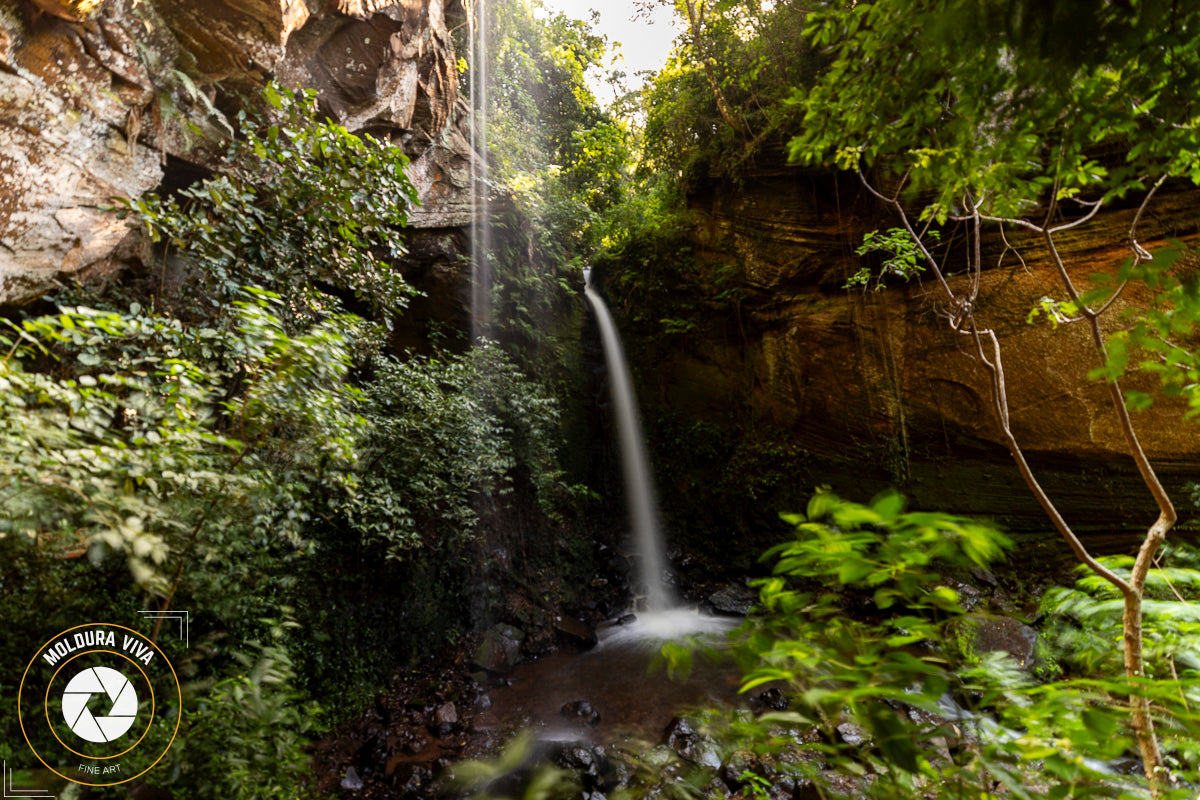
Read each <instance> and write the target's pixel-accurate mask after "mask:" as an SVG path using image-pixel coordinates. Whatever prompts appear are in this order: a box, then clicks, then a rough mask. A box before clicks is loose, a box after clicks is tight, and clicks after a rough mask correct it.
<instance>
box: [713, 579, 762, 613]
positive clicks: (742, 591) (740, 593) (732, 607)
mask: <svg viewBox="0 0 1200 800" xmlns="http://www.w3.org/2000/svg"><path fill="white" fill-rule="evenodd" d="M757 602H758V591H757V590H756V589H751V588H750V587H749V586H737V585H733V586H726V587H725V588H724V589H721V590H719V591H716V592H713V593H712V594H710V595H709V596H708V604H709V605H711V606H712V607H713V610H714V611H716V612H717V613H718V614H726V615H729V616H732V617H744V616H746V615H747V614H749V613H750V609H751V608H753V607H754V604H755V603H757Z"/></svg>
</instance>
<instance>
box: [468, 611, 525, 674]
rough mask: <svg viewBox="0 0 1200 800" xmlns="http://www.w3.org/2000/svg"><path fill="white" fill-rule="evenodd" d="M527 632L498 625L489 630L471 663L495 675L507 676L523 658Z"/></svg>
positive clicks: (509, 626) (510, 626)
mask: <svg viewBox="0 0 1200 800" xmlns="http://www.w3.org/2000/svg"><path fill="white" fill-rule="evenodd" d="M524 640H525V632H524V631H522V630H521V629H520V628H515V627H513V626H512V625H504V624H498V625H493V626H492V627H490V628H488V629H487V632H486V633H485V634H484V636H483V642H482V643H481V644H480V645H479V647H478V648H477V649H476V650H475V653H474V655H473V656H472V658H471V662H472V663H473V664H474V665H475V666H477V667H479V668H480V669H482V670H485V671H486V672H489V673H491V674H493V675H507V674H508V673H510V672H512V670H513V667H515V666H516V665H517V662H518V661H519V660H520V657H521V643H522V642H523V641H524Z"/></svg>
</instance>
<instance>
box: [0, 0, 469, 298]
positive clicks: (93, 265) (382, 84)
mask: <svg viewBox="0 0 1200 800" xmlns="http://www.w3.org/2000/svg"><path fill="white" fill-rule="evenodd" d="M457 13H461V10H460V11H458V12H457ZM273 78H274V79H279V80H280V81H281V82H283V83H284V84H286V85H291V86H303V87H309V88H314V89H316V90H317V92H318V96H319V98H320V102H321V106H322V109H323V110H324V111H325V112H326V113H329V114H331V115H332V116H334V117H335V118H336V119H337V120H338V121H339V122H341V123H342V124H344V125H346V126H347V127H348V128H350V129H351V130H355V131H361V130H369V131H370V132H371V133H372V135H374V136H376V137H381V138H386V139H390V140H391V141H392V142H394V143H395V144H396V145H398V146H400V147H402V148H403V149H404V150H405V152H406V153H407V154H408V155H409V157H410V158H412V159H413V164H412V166H411V168H410V174H411V177H412V179H413V181H414V183H415V184H416V186H417V189H418V193H419V196H420V198H421V201H422V205H421V207H420V208H419V209H417V210H415V211H414V213H413V215H412V217H411V220H410V222H411V224H412V225H413V226H414V227H417V228H455V227H461V226H464V225H466V224H467V223H468V222H469V219H470V200H469V194H470V163H471V158H472V156H471V153H470V147H469V144H468V142H467V139H466V138H465V136H464V135H463V132H462V129H463V127H464V125H465V114H466V106H465V103H463V102H461V100H460V98H459V96H458V78H457V69H456V68H455V57H454V49H453V42H452V39H451V36H450V33H449V31H448V29H447V26H446V20H445V7H444V3H443V0H395V1H394V2H386V1H385V0H370V1H369V2H366V1H365V0H364V1H361V2H349V0H251V2H233V0H197V2H189V3H177V2H166V0H158V1H156V0H87V2H84V0H70V1H69V2H68V0H37V2H36V3H35V2H33V0H0V174H3V175H4V176H5V177H4V181H3V183H0V304H3V303H13V302H21V301H23V300H26V299H29V298H31V297H34V296H36V295H37V294H39V293H40V292H42V291H44V290H45V288H46V287H47V286H48V285H49V282H50V281H52V280H54V279H59V278H62V277H66V276H71V275H87V274H92V273H96V272H113V271H116V270H119V269H120V268H122V267H123V266H124V265H125V264H126V263H128V262H129V261H130V260H137V259H138V258H140V257H141V255H142V252H143V251H142V249H141V246H140V244H139V242H138V241H136V238H137V237H136V236H134V237H132V238H131V236H130V234H131V227H130V223H128V222H126V221H122V220H118V219H117V218H116V215H115V214H114V213H113V212H112V211H110V210H108V208H107V206H109V205H110V204H111V201H112V198H115V197H126V198H136V197H138V196H140V195H142V194H144V193H145V192H147V191H151V190H153V189H155V188H157V187H159V186H160V185H163V184H166V185H173V186H178V185H183V184H186V183H188V182H190V181H191V180H192V179H194V178H195V177H196V176H197V175H200V174H203V170H205V169H208V168H211V167H212V166H213V165H214V164H215V163H216V158H217V156H218V154H219V153H220V152H221V150H222V149H223V144H222V143H223V140H224V139H225V137H227V136H228V135H230V134H231V133H232V126H231V124H230V122H229V120H228V118H227V117H226V111H227V110H228V109H229V108H231V107H235V106H236V104H237V103H238V102H240V101H239V100H238V99H237V98H236V97H235V96H234V95H233V93H234V92H242V93H246V92H249V93H253V92H254V91H257V90H258V89H259V88H261V87H262V86H263V85H265V83H266V82H267V81H268V80H271V79H273Z"/></svg>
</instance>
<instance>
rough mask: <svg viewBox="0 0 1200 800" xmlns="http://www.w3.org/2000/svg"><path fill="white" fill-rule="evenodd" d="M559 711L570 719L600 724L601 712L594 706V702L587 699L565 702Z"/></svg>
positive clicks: (589, 723)
mask: <svg viewBox="0 0 1200 800" xmlns="http://www.w3.org/2000/svg"><path fill="white" fill-rule="evenodd" d="M558 713H560V714H562V715H563V716H564V717H568V718H570V719H578V720H581V721H583V722H585V723H587V724H588V725H593V726H595V725H598V724H600V712H599V711H597V710H596V709H594V708H592V704H591V703H589V702H588V701H586V700H575V701H574V702H571V703H565V704H564V705H563V707H562V708H561V709H559V712H558Z"/></svg>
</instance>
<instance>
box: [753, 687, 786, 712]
mask: <svg viewBox="0 0 1200 800" xmlns="http://www.w3.org/2000/svg"><path fill="white" fill-rule="evenodd" d="M756 699H757V700H758V702H759V703H760V704H761V705H762V707H763V708H764V709H770V710H771V711H787V710H788V707H789V706H790V705H791V704H792V701H791V700H789V699H788V696H787V695H785V694H784V693H783V692H781V691H780V690H779V689H767V690H766V691H765V692H762V693H761V694H759V696H758V697H757V698H756Z"/></svg>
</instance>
